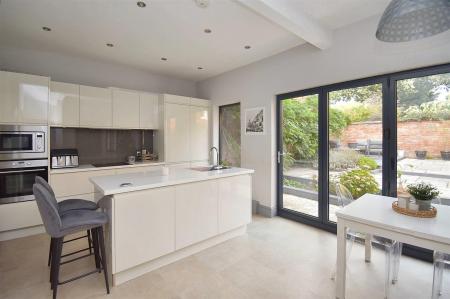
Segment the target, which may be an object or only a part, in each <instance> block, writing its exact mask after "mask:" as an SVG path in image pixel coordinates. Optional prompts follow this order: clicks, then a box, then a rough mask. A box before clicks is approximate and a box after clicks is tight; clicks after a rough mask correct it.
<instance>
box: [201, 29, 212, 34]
mask: <svg viewBox="0 0 450 299" xmlns="http://www.w3.org/2000/svg"><path fill="white" fill-rule="evenodd" d="M203 31H204V32H205V33H211V32H212V31H211V29H209V28H206V29H205V30H203Z"/></svg>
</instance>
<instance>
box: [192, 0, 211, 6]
mask: <svg viewBox="0 0 450 299" xmlns="http://www.w3.org/2000/svg"><path fill="white" fill-rule="evenodd" d="M194 1H195V4H197V6H198V7H201V8H206V7H208V6H209V0H194Z"/></svg>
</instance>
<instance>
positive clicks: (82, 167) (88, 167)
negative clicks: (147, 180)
mask: <svg viewBox="0 0 450 299" xmlns="http://www.w3.org/2000/svg"><path fill="white" fill-rule="evenodd" d="M164 164H166V163H164V162H159V161H145V162H135V163H133V164H126V165H116V166H104V167H95V166H94V165H92V164H82V165H80V166H78V167H73V168H58V169H50V174H56V173H69V172H80V171H96V170H105V169H118V168H130V167H144V166H158V165H164Z"/></svg>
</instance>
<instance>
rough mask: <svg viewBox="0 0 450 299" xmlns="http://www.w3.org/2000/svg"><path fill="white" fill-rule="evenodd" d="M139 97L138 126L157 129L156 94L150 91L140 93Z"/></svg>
mask: <svg viewBox="0 0 450 299" xmlns="http://www.w3.org/2000/svg"><path fill="white" fill-rule="evenodd" d="M139 98H140V117H139V121H140V128H141V129H152V130H158V129H159V107H158V95H157V94H152V93H141V94H140V95H139Z"/></svg>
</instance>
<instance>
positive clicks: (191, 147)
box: [161, 95, 211, 163]
mask: <svg viewBox="0 0 450 299" xmlns="http://www.w3.org/2000/svg"><path fill="white" fill-rule="evenodd" d="M161 98H162V100H161V101H162V103H163V107H164V108H163V109H164V158H165V161H166V162H168V163H180V162H191V161H207V160H208V159H209V145H210V142H209V140H210V138H209V137H210V136H209V135H210V130H209V127H210V122H209V117H210V113H211V112H210V106H209V105H210V102H209V101H208V100H202V99H195V98H187V97H182V96H175V95H162V96H161Z"/></svg>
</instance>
